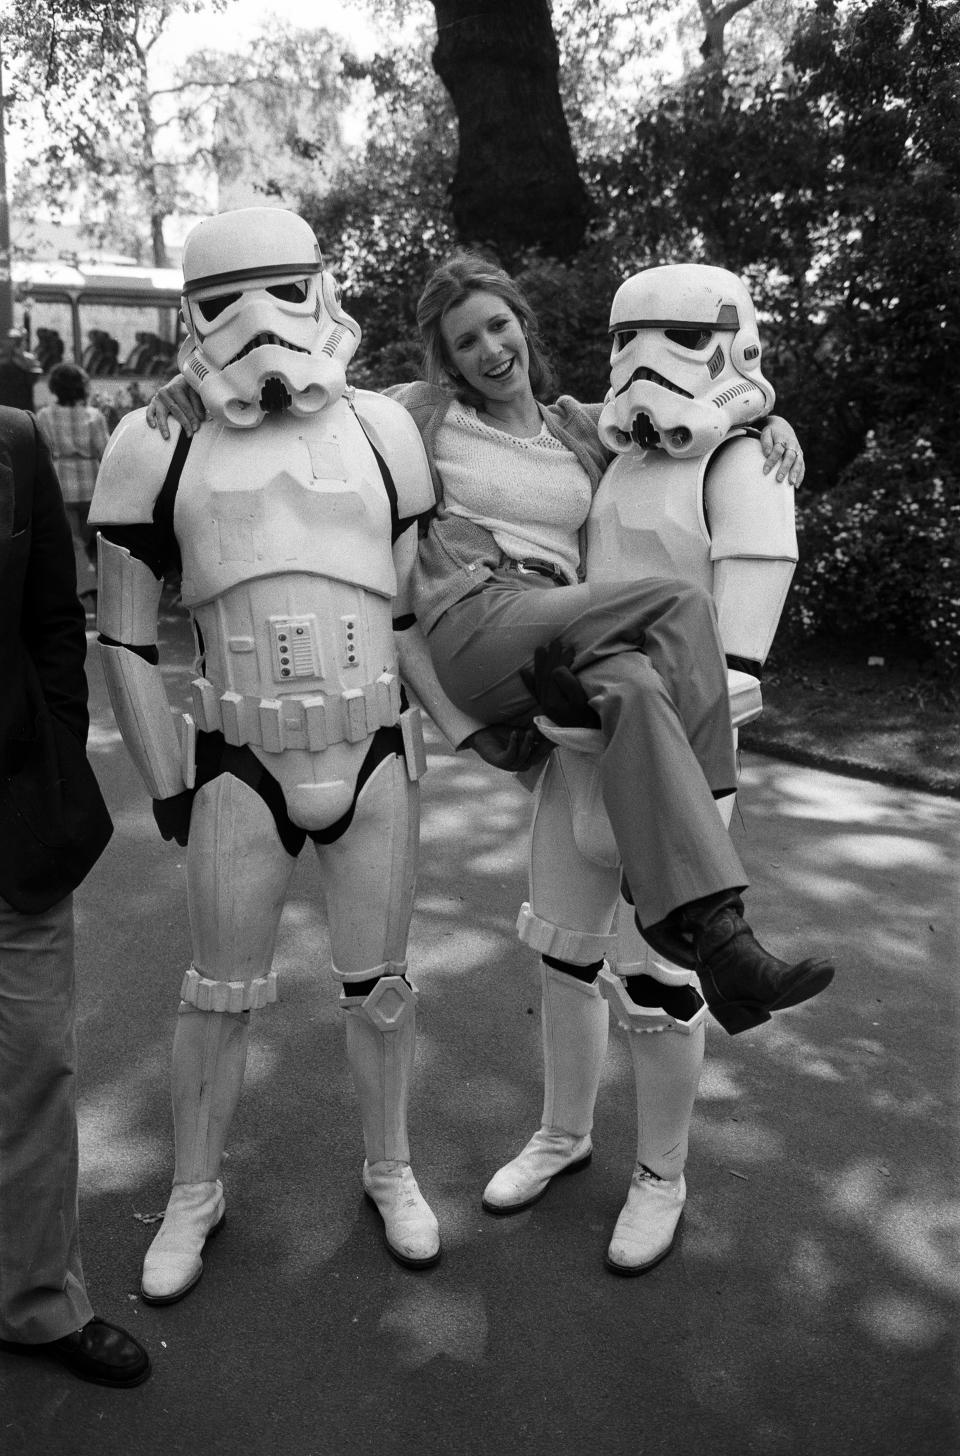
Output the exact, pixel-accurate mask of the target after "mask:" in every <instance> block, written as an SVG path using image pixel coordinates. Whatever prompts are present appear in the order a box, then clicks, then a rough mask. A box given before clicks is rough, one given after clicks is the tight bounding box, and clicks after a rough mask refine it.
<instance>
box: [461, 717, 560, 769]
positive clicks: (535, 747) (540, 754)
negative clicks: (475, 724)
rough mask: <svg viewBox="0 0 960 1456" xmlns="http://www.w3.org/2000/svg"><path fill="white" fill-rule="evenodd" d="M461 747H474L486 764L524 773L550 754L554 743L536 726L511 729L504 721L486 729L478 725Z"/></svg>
mask: <svg viewBox="0 0 960 1456" xmlns="http://www.w3.org/2000/svg"><path fill="white" fill-rule="evenodd" d="M460 747H461V748H472V749H473V751H474V753H477V754H479V755H480V757H481V758H482V759H483V761H484V763H489V764H492V765H493V767H494V768H502V769H506V771H507V772H508V773H523V771H524V769H528V768H533V766H534V764H536V763H540V762H541V761H542V760H543V759H545V758H546V757H547V755H548V754H549V752H550V750H551V749H552V748H553V744H552V743H549V742H548V741H547V739H546V738H544V736H543V734H542V733H540V732H538V730H537V729H536V728H508V727H507V725H506V724H505V723H493V724H491V725H490V726H489V727H487V728H478V729H477V731H476V733H471V734H470V737H469V738H465V739H464V741H463V742H462V743H461V744H460Z"/></svg>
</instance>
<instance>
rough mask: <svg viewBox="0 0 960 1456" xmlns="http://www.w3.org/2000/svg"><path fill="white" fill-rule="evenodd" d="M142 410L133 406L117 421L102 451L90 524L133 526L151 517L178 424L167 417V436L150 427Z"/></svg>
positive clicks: (176, 438)
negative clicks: (130, 411) (168, 420)
mask: <svg viewBox="0 0 960 1456" xmlns="http://www.w3.org/2000/svg"><path fill="white" fill-rule="evenodd" d="M146 414H147V412H146V410H145V409H138V410H134V411H133V412H132V413H131V414H129V415H125V416H124V418H123V419H122V420H121V421H120V423H119V425H118V426H117V428H116V429H115V430H114V432H113V434H112V435H111V436H110V440H109V442H108V444H107V448H106V450H105V451H104V455H103V459H102V460H101V462H100V470H99V473H98V475H97V485H96V489H95V490H94V492H93V501H92V503H91V506H90V515H89V521H90V524H91V526H105V525H118V526H120V525H123V526H135V525H141V524H143V523H144V522H149V521H151V520H152V519H153V506H154V502H155V501H156V499H157V496H158V495H159V494H160V488H161V486H162V485H163V481H164V477H165V476H166V473H167V469H168V467H169V465H170V458H171V456H172V455H173V451H174V447H175V445H176V443H177V440H178V439H179V437H180V426H179V425H178V424H177V422H176V421H175V420H173V419H171V421H170V439H169V440H165V439H164V438H163V436H162V435H161V433H160V431H159V430H151V428H150V426H149V425H148V424H147V422H146Z"/></svg>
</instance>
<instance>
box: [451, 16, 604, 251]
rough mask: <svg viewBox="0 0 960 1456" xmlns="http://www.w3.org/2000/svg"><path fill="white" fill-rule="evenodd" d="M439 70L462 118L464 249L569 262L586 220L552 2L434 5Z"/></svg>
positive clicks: (459, 181) (459, 210) (457, 191)
mask: <svg viewBox="0 0 960 1456" xmlns="http://www.w3.org/2000/svg"><path fill="white" fill-rule="evenodd" d="M433 5H434V9H435V11H436V14H437V45H436V49H435V50H434V53H433V66H434V70H435V71H436V73H437V75H438V76H439V77H440V79H441V81H442V82H443V84H444V85H445V86H446V88H447V90H448V91H449V93H450V97H451V99H452V101H453V105H454V108H455V110H456V113H457V121H458V123H459V134H460V151H459V160H458V162H457V170H456V174H455V176H454V180H453V186H452V195H451V203H452V208H453V217H454V222H455V224H456V227H457V232H458V234H459V236H460V238H461V240H462V241H463V242H464V243H468V244H476V243H487V244H491V245H492V246H493V247H494V248H495V249H496V251H497V253H498V254H499V255H500V257H501V259H502V260H503V261H504V262H505V263H510V262H512V261H513V260H514V259H515V257H516V255H517V253H519V252H520V251H522V250H523V249H524V248H529V247H540V248H542V249H543V250H544V251H545V252H546V253H548V254H550V255H552V256H554V257H558V258H566V257H569V256H570V255H571V254H572V253H574V252H575V251H576V249H577V248H578V247H579V245H580V243H581V242H582V241H583V234H584V229H585V227H586V223H587V217H588V214H589V201H588V198H587V192H586V189H585V187H584V185H583V183H582V182H581V180H580V175H579V173H578V171H577V162H576V158H575V156H574V153H573V145H572V143H571V141H570V132H569V129H568V127H567V121H566V117H565V116H564V114H563V107H562V105H561V102H560V90H559V84H558V72H559V57H558V53H557V42H556V38H555V36H554V33H553V25H552V22H551V18H550V6H549V4H548V0H521V3H517V0H433Z"/></svg>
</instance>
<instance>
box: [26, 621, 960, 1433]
mask: <svg viewBox="0 0 960 1456" xmlns="http://www.w3.org/2000/svg"><path fill="white" fill-rule="evenodd" d="M177 641H180V639H179V638H177ZM178 650H179V649H178ZM182 665H183V656H182V652H181V653H180V655H179V660H178V661H177V662H175V663H173V664H172V666H173V667H174V669H175V671H174V672H173V673H172V676H173V677H174V678H175V679H177V680H178V681H179V677H178V673H179V670H180V668H181V667H182ZM90 666H91V680H92V685H93V708H94V732H93V737H92V743H93V750H94V756H95V762H96V765H97V769H98V772H99V774H100V777H101V781H102V782H103V784H104V786H105V791H106V793H107V796H108V799H109V802H110V805H111V808H112V810H113V813H114V817H115V821H116V832H115V835H114V839H113V841H112V843H111V845H110V847H109V849H108V851H107V853H106V854H105V855H104V857H103V859H102V860H101V862H100V864H99V865H98V866H97V868H96V870H95V871H94V873H93V874H92V875H91V876H90V878H89V880H88V881H87V883H86V884H85V886H84V887H83V889H82V891H81V892H80V894H79V896H78V905H77V909H78V930H79V977H80V984H81V1021H80V1033H81V1058H82V1117H81V1136H82V1190H81V1207H82V1229H83V1248H84V1262H85V1266H86V1272H87V1279H88V1284H89V1286H90V1289H91V1293H92V1296H93V1298H94V1303H95V1306H96V1308H97V1310H98V1312H99V1313H102V1314H104V1315H105V1316H108V1317H113V1318H114V1319H117V1320H118V1321H120V1322H121V1323H126V1324H127V1325H128V1326H129V1327H130V1328H131V1329H133V1330H135V1331H137V1332H138V1334H139V1335H140V1336H141V1337H142V1338H143V1339H144V1341H145V1342H146V1343H147V1345H148V1346H149V1348H150V1350H151V1353H152V1355H153V1359H154V1366H155V1374H154V1377H153V1379H152V1380H151V1381H150V1382H148V1383H147V1384H146V1385H144V1386H142V1387H140V1388H139V1389H138V1390H135V1391H129V1392H126V1391H112V1390H103V1389H100V1388H98V1387H95V1386H88V1385H84V1384H81V1383H80V1382H78V1381H75V1380H72V1379H71V1378H69V1377H68V1376H66V1375H63V1374H61V1373H59V1372H58V1371H56V1370H53V1369H47V1368H44V1367H42V1366H39V1365H37V1366H34V1365H32V1364H30V1365H27V1364H25V1363H23V1362H18V1361H14V1360H12V1359H10V1358H9V1357H7V1358H4V1357H0V1452H2V1453H3V1456H181V1453H183V1456H200V1453H202V1456H234V1453H243V1456H261V1453H263V1456H267V1453H277V1456H360V1453H371V1456H372V1453H376V1456H461V1453H462V1456H515V1453H516V1456H519V1453H524V1456H526V1453H530V1456H548V1453H549V1456H595V1453H596V1456H667V1453H670V1456H674V1453H677V1452H683V1451H688V1450H694V1451H699V1452H703V1453H705V1456H753V1453H756V1456H809V1453H816V1456H841V1453H842V1456H848V1453H849V1456H948V1453H951V1456H952V1453H953V1452H954V1451H955V1450H957V1449H958V1437H960V1427H958V1424H957V1414H958V1401H957V1383H956V1375H957V1364H956V1358H955V1357H956V1347H955V1332H956V1330H957V1328H958V1308H957V1306H958V1302H960V1258H958V1257H957V1251H958V1241H957V1236H958V1233H960V1201H958V1193H960V1184H958V1178H957V1140H956V1119H955V1111H956V1090H957V1078H956V1072H957V1043H958V1039H957V1031H958V1022H957V1015H956V995H957V959H958V954H957V953H958V945H957V938H956V918H955V915H956V912H955V905H956V889H957V883H956V882H957V859H956V846H957V842H958V831H960V804H958V803H957V802H955V801H951V800H948V799H941V798H934V797H931V796H926V795H923V794H915V793H910V792H905V791H901V790H896V789H891V788H884V787H880V786H877V785H874V784H869V783H864V782H855V781H853V780H848V779H844V778H839V777H834V776H831V775H829V774H826V773H821V772H817V771H814V770H810V769H807V768H797V767H794V766H788V765H785V764H782V763H779V762H777V761H775V760H772V759H768V758H760V757H755V758H751V757H747V758H746V759H745V763H744V772H743V779H742V795H741V802H742V822H740V823H738V824H737V825H736V826H735V833H736V836H737V839H738V842H739V844H740V847H741V850H742V853H743V856H744V858H745V861H746V863H747V865H748V867H749V869H750V871H751V873H752V876H753V888H752V891H751V901H750V904H751V915H752V918H753V920H754V922H755V923H756V925H757V927H758V928H759V929H760V931H761V933H762V934H763V935H764V937H765V938H766V939H768V940H769V941H770V942H771V943H773V944H774V945H775V946H777V947H781V948H783V949H784V951H789V950H791V949H794V948H796V949H798V950H799V949H800V948H801V947H802V948H804V949H809V950H812V951H816V950H818V949H820V948H821V947H822V948H824V949H827V948H829V949H831V950H833V951H834V952H835V953H836V955H837V958H838V960H839V963H840V966H841V971H840V974H839V976H838V980H837V982H836V983H835V985H834V987H832V988H831V989H830V991H829V992H828V993H827V994H826V995H825V996H824V997H823V998H821V1000H820V1001H819V1002H817V1003H814V1004H812V1005H810V1006H808V1007H798V1008H796V1009H795V1010H793V1011H791V1012H789V1013H786V1014H784V1015H782V1016H780V1017H778V1018H777V1019H776V1022H775V1024H774V1025H772V1026H770V1027H767V1028H764V1029H758V1030H757V1031H754V1032H751V1033H748V1034H746V1035H744V1036H740V1037H737V1038H729V1037H727V1036H725V1035H724V1033H723V1032H722V1031H720V1029H719V1028H717V1027H713V1028H712V1029H711V1031H710V1034H709V1036H708V1047H707V1062H706V1066H705V1071H704V1076H703V1081H702V1086H701V1096H700V1099H699V1102H698V1105H697V1111H696V1115H695V1121H694V1127H693V1135H692V1144H691V1155H690V1162H689V1165H688V1170H687V1171H688V1183H689V1187H690V1195H689V1200H688V1205H687V1213H686V1215H685V1222H684V1225H683V1232H682V1236H681V1239H680V1241H679V1244H678V1247H677V1248H676V1250H675V1252H674V1253H673V1255H672V1256H671V1257H670V1258H669V1259H668V1260H666V1261H665V1262H664V1263H663V1264H662V1265H660V1266H659V1267H658V1268H657V1269H656V1270H654V1271H652V1272H651V1273H650V1274H649V1275H647V1276H645V1277H644V1278H642V1279H618V1278H616V1277H615V1276H612V1275H610V1274H609V1273H608V1272H607V1271H606V1270H605V1269H604V1267H603V1262H602V1260H603V1252H604V1249H605V1247H606V1242H607V1240H608V1238H609V1233H610V1229H611V1228H612V1225H613V1222H614V1220H615V1218H616V1214H617V1212H618V1210H619V1207H620V1204H621V1202H622V1200H623V1197H624V1195H625V1192H626V1186H627V1181H628V1178H629V1172H630V1168H631V1164H632V1140H633V1135H634V1128H633V1111H632V1087H631V1078H630V1073H629V1061H628V1056H627V1052H626V1048H625V1046H624V1044H623V1041H622V1038H621V1036H620V1035H619V1034H617V1033H616V1032H615V1033H613V1035H612V1037H611V1052H610V1057H609V1062H608V1067H607V1072H606V1076H605V1081H604V1085H603V1087H602V1089H601V1096H600V1102H599V1107H598V1114H597V1126H596V1131H595V1142H596V1153H595V1156H594V1160H593V1163H592V1166H591V1168H590V1170H589V1171H588V1172H586V1173H584V1174H583V1175H582V1176H580V1177H577V1178H573V1179H570V1180H567V1181H566V1182H565V1183H563V1184H562V1185H558V1186H557V1187H555V1188H553V1189H551V1191H550V1193H549V1194H548V1196H547V1197H546V1198H545V1199H544V1200H543V1201H542V1202H541V1203H540V1204H538V1205H537V1206H536V1207H535V1208H533V1209H531V1210H528V1211H527V1212H525V1213H523V1214H521V1215H519V1216H517V1217H515V1218H510V1219H494V1218H491V1217H489V1216H488V1215H485V1214H484V1213H483V1212H482V1210H481V1208H480V1204H479V1193H480V1189H481V1188H482V1186H483V1184H484V1182H485V1181H486V1179H487V1177H488V1176H489V1174H490V1173H491V1172H492V1171H493V1170H494V1169H495V1168H496V1167H497V1166H498V1165H499V1163H500V1162H501V1161H503V1160H504V1158H505V1157H507V1156H509V1155H512V1153H513V1152H514V1151H516V1149H517V1148H518V1147H519V1145H520V1144H521V1143H522V1142H523V1141H524V1140H525V1139H526V1137H527V1136H528V1135H529V1133H530V1131H532V1129H533V1126H534V1123H535V1121H536V1118H537V1115H538V1113H539V1077H540V1068H539V1046H538V1040H539V1039H538V1018H537V1004H538V1003H537V981H536V962H535V958H534V957H533V955H532V954H531V953H529V952H528V951H527V950H525V949H524V948H523V947H521V946H520V945H519V944H518V943H517V941H516V940H515V937H514V933H513V921H514V918H515V914H516V909H517V906H518V904H519V902H520V901H521V900H522V898H523V894H524V876H525V871H524V858H525V843H524V833H525V824H526V818H527V814H528V809H529V805H528V802H527V799H526V796H525V795H524V793H523V792H522V791H521V790H520V789H518V788H517V787H516V785H515V784H514V782H513V781H512V780H510V779H508V778H506V777H505V776H503V775H498V774H497V773H496V772H495V771H494V770H491V769H488V768H487V767H486V766H484V765H483V764H481V763H479V761H477V760H476V759H473V758H467V757H462V758H455V757H453V756H452V755H450V754H449V753H446V752H444V751H443V750H440V749H435V750H434V753H433V768H432V772H431V774H430V775H429V777H428V779H427V781H426V785H425V823H424V836H423V839H424V843H423V860H422V872H421V877H420V894H419V899H418V908H417V912H416V915H415V918H414V925H413V936H412V945H411V965H412V967H413V968H414V974H415V977H416V980H417V981H418V983H419V985H420V987H421V991H422V1001H421V1042H420V1065H419V1077H418V1081H417V1084H416V1087H415V1093H414V1103H413V1109H412V1134H413V1140H414V1148H415V1168H416V1171H417V1174H418V1176H419V1179H420V1182H421V1184H422V1186H423V1187H424V1189H425V1191H426V1192H427V1194H428V1195H429V1196H430V1198H431V1200H432V1202H433V1205H434V1207H435V1209H436V1211H437V1213H438V1215H439V1217H440V1220H441V1223H442V1227H443V1233H444V1257H443V1260H442V1262H441V1263H440V1264H439V1265H438V1266H437V1267H436V1268H435V1269H433V1270H431V1271H428V1272H425V1273H421V1274H416V1273H412V1272H409V1271H406V1270H403V1269H401V1268H399V1267H398V1266H397V1265H396V1264H394V1263H393V1262H392V1261H391V1260H390V1259H389V1258H388V1257H387V1255H386V1254H385V1252H384V1250H383V1247H382V1243H381V1235H380V1231H379V1227H378V1220H377V1217H376V1215H375V1214H374V1213H373V1212H372V1210H371V1209H370V1208H369V1207H368V1206H367V1205H366V1204H365V1202H364V1200H363V1198H362V1196H361V1192H360V1186H359V1177H358V1175H359V1168H360V1162H361V1159H362V1146H361V1141H360V1132H359V1125H358V1120H357V1115H356V1110H355V1104H354V1100H353V1093H352V1089H351V1086H350V1081H349V1076H348V1072H347V1067H346V1063H345V1059H344V1054H343V1036H342V1026H341V1018H340V1013H339V1012H338V1010H337V1005H336V988H335V986H334V984H333V981H332V978H331V975H330V972H329V966H328V963H327V959H326V938H325V932H324V920H323V913H322V909H321V903H320V900H319V894H318V879H317V873H316V868H315V865H314V863H313V862H312V860H311V859H309V858H308V856H307V855H306V854H305V855H304V856H303V857H302V860H301V863H300V865H299V867H298V870H297V875H296V879H295V883H294V888H293V893H292V895H291V897H290V900H289V902H288V905H287V908H286V911H285V915H284V921H283V926H282V932H281V939H280V945H279V949H278V957H277V964H278V965H279V967H280V968H281V970H282V998H283V999H282V1003H281V1005H280V1006H279V1007H277V1008H274V1009H273V1010H271V1011H269V1012H267V1013H264V1014H262V1015H261V1017H260V1020H259V1022H258V1024H257V1028H256V1032H255V1038H254V1041H255V1045H254V1049H253V1051H252V1055H251V1058H250V1068H249V1074H248V1079H247V1086H246V1090H245V1095H244V1101H243V1104H242V1106H241V1111H240V1115H239V1117H238V1119H237V1122H236V1124H235V1128H234V1134H233V1137H232V1140H231V1149H230V1156H229V1162H228V1164H227V1171H226V1179H227V1185H228V1194H229V1210H230V1211H229V1219H228V1223H227V1228H226V1230H225V1232H224V1234H223V1235H222V1236H221V1238H220V1239H218V1240H217V1242H216V1243H215V1244H214V1245H213V1246H212V1247H211V1250H210V1252H209V1255H208V1259H207V1269H206V1273H205V1276H204V1279H203V1281H202V1283H201V1284H200V1285H199V1286H198V1288H197V1289H196V1290H195V1291H194V1292H193V1293H192V1294H191V1295H190V1296H189V1298H188V1299H186V1300H185V1301H183V1303H181V1304H179V1305H176V1306H174V1307H172V1308H170V1309H167V1310H157V1309H150V1308H149V1307H146V1306H144V1305H142V1304H141V1302H140V1301H139V1300H138V1298H137V1296H136V1293H135V1291H136V1288H137V1276H138V1271H139V1263H140V1259H141V1256H142V1251H143V1249H144V1247H145V1245H146V1243H147V1242H148V1240H149V1237H150V1235H151V1228H150V1227H149V1226H147V1225H146V1224H145V1222H144V1219H145V1218H148V1217H149V1216H150V1215H151V1214H153V1213H155V1212H156V1211H158V1210H159V1209H161V1208H162V1207H163V1203H164V1201H165V1196H166V1191H165V1185H166V1180H167V1178H168V1176H169V1168H170V1163H171V1154H170V1132H169V1114H168V1103H169V1093H168V1085H167V1063H168V1056H169V1044H170V1038H171V1030H172V1018H173V1015H174V1012H175V1007H176V991H177V985H178V981H179V977H180V974H181V972H182V969H183V966H184V964H185V963H186V960H187V957H188V936H187V928H186V923H185V914H184V893H183V856H182V853H181V852H179V851H178V850H177V848H176V847H175V846H170V845H166V844H164V843H163V842H162V841H161V840H160V838H159V836H158V835H157V834H156V832H155V830H154V827H153V821H152V819H151V817H150V814H149V811H148V808H147V805H146V802H145V799H144V796H143V793H142V790H141V789H140V787H139V784H138V782H137V780H136V778H135V775H134V773H133V771H132V769H131V768H130V766H129V762H128V760H127V758H126V755H125V752H124V750H123V749H122V746H121V745H120V744H119V741H118V739H117V736H116V733H115V730H114V729H113V726H112V720H111V718H110V714H109V710H108V708H107V707H106V704H105V699H104V695H103V688H102V682H101V679H100V676H99V671H98V667H97V663H96V660H95V654H94V657H93V659H92V660H91V665H90Z"/></svg>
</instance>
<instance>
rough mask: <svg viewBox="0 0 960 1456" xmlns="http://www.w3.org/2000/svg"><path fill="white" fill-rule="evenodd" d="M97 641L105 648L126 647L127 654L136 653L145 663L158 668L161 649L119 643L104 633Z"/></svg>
mask: <svg viewBox="0 0 960 1456" xmlns="http://www.w3.org/2000/svg"><path fill="white" fill-rule="evenodd" d="M97 641H98V642H101V643H102V644H103V646H104V647H124V648H126V650H127V652H135V653H136V654H137V656H138V657H142V658H143V660H144V662H149V664H150V666H151V667H156V666H157V663H158V662H159V661H160V652H159V649H158V648H156V647H153V646H145V647H138V646H137V645H136V643H134V642H117V640H116V639H115V638H113V637H105V636H104V634H103V633H102V632H101V633H100V635H99V637H98V638H97Z"/></svg>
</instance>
